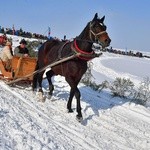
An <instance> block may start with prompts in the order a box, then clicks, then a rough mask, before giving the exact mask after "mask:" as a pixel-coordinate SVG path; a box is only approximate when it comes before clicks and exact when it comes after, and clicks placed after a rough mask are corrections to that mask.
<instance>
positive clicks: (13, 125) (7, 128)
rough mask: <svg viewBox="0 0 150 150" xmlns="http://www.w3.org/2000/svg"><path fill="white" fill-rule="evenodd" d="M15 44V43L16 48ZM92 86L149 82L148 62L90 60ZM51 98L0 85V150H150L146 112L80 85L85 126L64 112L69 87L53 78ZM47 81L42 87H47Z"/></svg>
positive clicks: (149, 111)
mask: <svg viewBox="0 0 150 150" xmlns="http://www.w3.org/2000/svg"><path fill="white" fill-rule="evenodd" d="M15 44H16V45H17V43H14V45H15ZM92 63H93V70H92V73H93V76H94V77H95V79H94V80H95V81H96V83H101V82H103V81H104V80H108V81H113V80H114V79H115V78H116V77H122V78H130V79H131V81H133V82H134V84H135V85H136V86H138V84H139V83H140V82H141V81H142V80H143V77H146V76H148V77H150V69H149V66H150V59H147V58H136V57H131V56H123V55H116V54H110V53H107V52H105V53H103V55H102V56H101V57H100V58H95V59H94V60H92ZM53 83H54V86H55V90H54V95H53V97H52V98H51V99H46V102H45V103H41V102H39V101H38V98H37V97H36V95H35V93H32V91H31V87H30V86H24V87H22V86H18V87H10V86H8V85H6V84H5V83H4V82H3V81H0V150H149V149H150V107H144V106H141V105H137V104H135V103H133V102H130V101H129V100H127V99H121V98H117V97H115V98H113V97H112V96H111V94H110V92H109V91H107V90H103V91H102V92H101V93H98V92H96V91H93V90H92V89H90V88H89V87H86V86H85V85H83V84H82V83H80V84H79V86H78V87H79V89H80V91H81V105H82V113H83V121H82V122H81V123H79V122H78V121H77V120H76V119H75V116H76V111H75V107H76V100H75V99H74V100H73V108H74V113H71V114H68V113H67V111H66V104H67V99H68V96H69V90H70V87H69V85H68V84H67V83H66V81H65V80H64V78H63V77H60V76H57V77H54V79H53ZM47 86H48V85H47V81H46V80H44V81H43V87H44V89H45V93H46V88H47Z"/></svg>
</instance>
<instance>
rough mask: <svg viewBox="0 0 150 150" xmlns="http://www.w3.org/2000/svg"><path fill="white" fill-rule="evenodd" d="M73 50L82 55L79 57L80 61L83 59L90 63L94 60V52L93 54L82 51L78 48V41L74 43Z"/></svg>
mask: <svg viewBox="0 0 150 150" xmlns="http://www.w3.org/2000/svg"><path fill="white" fill-rule="evenodd" d="M72 49H73V50H74V51H75V52H76V53H80V54H81V55H80V56H78V57H79V58H80V59H83V60H86V61H89V60H91V59H93V55H94V51H92V52H86V51H83V50H81V49H80V48H79V47H78V45H77V42H76V39H75V40H74V42H73V44H72Z"/></svg>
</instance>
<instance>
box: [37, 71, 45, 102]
mask: <svg viewBox="0 0 150 150" xmlns="http://www.w3.org/2000/svg"><path fill="white" fill-rule="evenodd" d="M43 74H44V72H41V73H39V74H38V78H37V80H38V83H39V91H38V96H39V98H40V99H41V101H42V102H45V98H44V97H43V90H42V80H43Z"/></svg>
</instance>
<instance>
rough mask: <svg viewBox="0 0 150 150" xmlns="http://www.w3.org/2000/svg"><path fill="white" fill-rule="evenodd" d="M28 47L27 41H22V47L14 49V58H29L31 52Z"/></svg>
mask: <svg viewBox="0 0 150 150" xmlns="http://www.w3.org/2000/svg"><path fill="white" fill-rule="evenodd" d="M26 45H27V42H26V40H25V39H22V40H21V41H20V45H19V46H17V47H16V48H15V49H14V56H19V57H29V50H28V49H27V48H26Z"/></svg>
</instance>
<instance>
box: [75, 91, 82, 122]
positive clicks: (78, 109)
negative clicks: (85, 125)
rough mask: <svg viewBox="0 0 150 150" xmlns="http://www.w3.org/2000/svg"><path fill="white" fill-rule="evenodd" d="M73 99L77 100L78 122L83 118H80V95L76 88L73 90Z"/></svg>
mask: <svg viewBox="0 0 150 150" xmlns="http://www.w3.org/2000/svg"><path fill="white" fill-rule="evenodd" d="M75 97H76V99H77V113H78V114H77V116H76V117H77V120H78V121H79V122H80V121H82V120H83V117H82V112H81V109H82V108H81V103H80V97H81V94H80V91H79V89H78V88H76V90H75Z"/></svg>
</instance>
